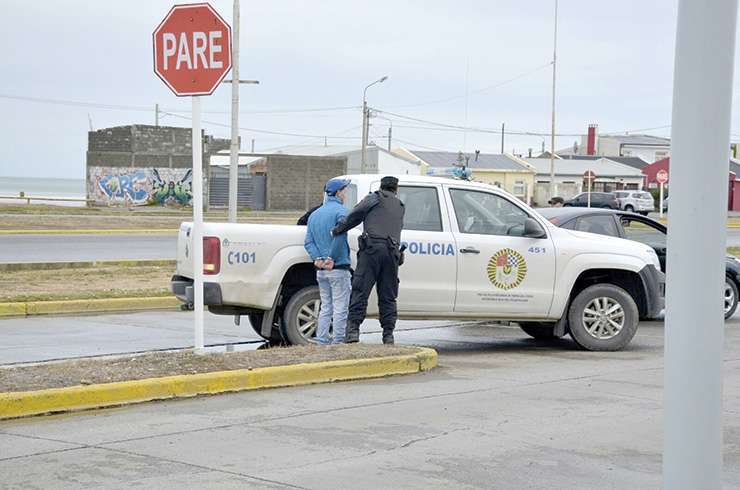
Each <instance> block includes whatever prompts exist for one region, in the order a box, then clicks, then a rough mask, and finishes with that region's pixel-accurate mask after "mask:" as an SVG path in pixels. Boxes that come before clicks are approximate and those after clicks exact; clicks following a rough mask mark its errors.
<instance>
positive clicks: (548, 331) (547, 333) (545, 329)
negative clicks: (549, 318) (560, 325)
mask: <svg viewBox="0 0 740 490" xmlns="http://www.w3.org/2000/svg"><path fill="white" fill-rule="evenodd" d="M519 328H521V329H522V330H523V331H524V333H526V334H527V335H529V336H530V337H532V338H534V339H537V340H555V339H559V338H560V337H561V336H560V335H555V324H554V323H544V322H519Z"/></svg>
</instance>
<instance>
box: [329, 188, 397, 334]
mask: <svg viewBox="0 0 740 490" xmlns="http://www.w3.org/2000/svg"><path fill="white" fill-rule="evenodd" d="M397 192H398V179H397V178H395V177H383V178H382V179H381V180H380V190H378V191H375V192H372V193H370V194H368V195H367V197H365V199H363V200H362V202H360V203H359V204H358V205H357V206H355V207H354V209H352V211H350V213H349V214H348V215H347V217H346V219H345V220H344V221H343V222H340V223H339V224H337V226H336V227H334V229H333V230H332V234H333V235H339V234H341V233H346V232H347V230H350V229H352V228H354V227H355V226H357V225H359V224H360V223H364V232H363V234H362V235H361V236H360V239H359V246H360V251H359V252H358V253H357V270H356V271H355V274H354V277H353V279H352V295H351V297H350V302H349V315H348V317H347V334H346V337H345V338H346V342H347V343H353V342H359V341H360V324H361V323H362V322H363V320H365V314H366V313H367V298H368V296H369V295H370V291H372V289H373V286H374V285H376V286H377V287H376V289H377V292H378V309H379V310H380V325H381V327H383V343H384V344H392V343H393V329H395V328H396V318H397V316H398V314H397V312H396V297H397V296H398V266H399V265H400V263H401V262H402V259H401V256H402V252H401V251H400V249H399V245H400V243H401V228H402V227H403V214H404V211H405V209H404V206H403V203H402V202H401V201H400V199H398V197H397V196H396V193H397Z"/></svg>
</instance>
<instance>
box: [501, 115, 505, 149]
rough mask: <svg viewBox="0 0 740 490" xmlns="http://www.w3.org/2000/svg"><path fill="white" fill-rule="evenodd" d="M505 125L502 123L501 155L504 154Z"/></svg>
mask: <svg viewBox="0 0 740 490" xmlns="http://www.w3.org/2000/svg"><path fill="white" fill-rule="evenodd" d="M504 128H505V126H504V123H501V154H502V155H503V154H504Z"/></svg>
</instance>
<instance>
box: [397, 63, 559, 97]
mask: <svg viewBox="0 0 740 490" xmlns="http://www.w3.org/2000/svg"><path fill="white" fill-rule="evenodd" d="M551 65H552V61H549V62H547V63H545V64H544V65H540V66H538V67H536V68H533V69H531V70H528V71H526V72H524V73H520V74H519V75H517V76H515V77H512V78H509V79H507V80H503V81H501V82H498V83H495V84H493V85H489V86H488V87H482V88H479V89H475V90H470V91H468V93H467V94H461V95H453V96H451V97H445V98H444V99H436V100H429V101H427V102H419V103H414V104H403V105H396V106H391V107H401V108H402V107H420V106H424V105H432V104H442V103H444V102H449V101H451V100H457V99H463V98H465V97H466V96H469V95H472V94H480V93H483V92H487V91H489V90H493V89H495V88H499V87H503V86H504V85H507V84H509V83H511V82H515V81H517V80H520V79H522V78H525V77H527V76H529V75H532V74H534V73H536V72H538V71H540V70H543V69H545V68H547V67H549V66H551Z"/></svg>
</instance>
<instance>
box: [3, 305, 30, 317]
mask: <svg viewBox="0 0 740 490" xmlns="http://www.w3.org/2000/svg"><path fill="white" fill-rule="evenodd" d="M25 314H26V303H0V317H3V316H25Z"/></svg>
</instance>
